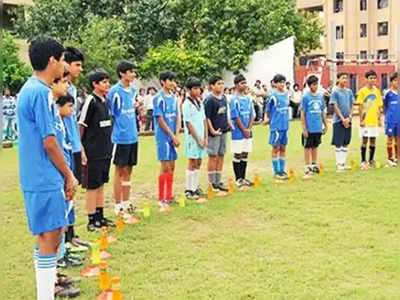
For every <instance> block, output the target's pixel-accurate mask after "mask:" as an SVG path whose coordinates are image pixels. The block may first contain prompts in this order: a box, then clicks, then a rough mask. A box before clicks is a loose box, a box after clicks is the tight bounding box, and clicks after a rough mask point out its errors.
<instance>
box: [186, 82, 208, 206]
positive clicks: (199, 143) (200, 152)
mask: <svg viewBox="0 0 400 300" xmlns="http://www.w3.org/2000/svg"><path fill="white" fill-rule="evenodd" d="M186 88H187V90H188V95H187V97H186V100H185V101H184V102H183V105H182V112H183V122H184V125H185V127H184V128H185V152H186V156H187V157H188V158H189V163H188V169H187V170H186V191H185V196H186V198H187V199H198V200H197V202H200V203H202V202H204V200H205V199H204V192H203V191H202V190H201V189H200V167H201V162H202V159H203V158H205V157H206V156H207V144H208V137H207V121H206V116H205V112H204V106H203V103H202V101H201V95H200V94H201V81H200V80H199V79H198V78H196V77H190V78H189V79H188V80H187V82H186Z"/></svg>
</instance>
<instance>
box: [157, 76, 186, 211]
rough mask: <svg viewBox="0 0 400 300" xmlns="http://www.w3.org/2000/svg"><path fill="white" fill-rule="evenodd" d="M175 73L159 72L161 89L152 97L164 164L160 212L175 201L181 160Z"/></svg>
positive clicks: (160, 182) (161, 175) (169, 208)
mask: <svg viewBox="0 0 400 300" xmlns="http://www.w3.org/2000/svg"><path fill="white" fill-rule="evenodd" d="M175 78H176V75H175V74H174V73H173V72H171V71H165V72H162V73H161V74H160V78H159V79H160V83H161V87H162V89H161V90H160V91H159V92H158V93H157V95H156V96H155V97H154V99H153V107H154V111H153V118H154V128H155V138H156V144H157V158H158V161H159V162H160V163H161V170H160V175H159V177H158V201H159V205H160V211H161V212H168V211H170V210H171V207H170V204H171V203H172V201H173V188H172V187H173V180H174V171H175V161H176V160H177V159H178V155H177V153H176V150H175V147H179V145H180V142H179V130H180V124H181V120H180V119H181V118H180V113H179V104H178V100H177V98H176V97H175V93H174V91H175V88H176V82H175Z"/></svg>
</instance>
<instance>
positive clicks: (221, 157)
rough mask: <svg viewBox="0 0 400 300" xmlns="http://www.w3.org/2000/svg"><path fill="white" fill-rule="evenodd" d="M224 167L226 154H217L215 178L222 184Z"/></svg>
mask: <svg viewBox="0 0 400 300" xmlns="http://www.w3.org/2000/svg"><path fill="white" fill-rule="evenodd" d="M223 167H224V155H219V156H217V163H216V168H215V169H216V173H215V180H216V182H217V184H218V185H220V184H221V177H222V169H223Z"/></svg>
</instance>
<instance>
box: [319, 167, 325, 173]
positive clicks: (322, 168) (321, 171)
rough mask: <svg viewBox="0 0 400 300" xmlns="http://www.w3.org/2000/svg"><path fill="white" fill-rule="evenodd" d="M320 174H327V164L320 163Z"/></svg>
mask: <svg viewBox="0 0 400 300" xmlns="http://www.w3.org/2000/svg"><path fill="white" fill-rule="evenodd" d="M319 174H321V175H322V176H324V175H325V166H324V165H323V164H320V165H319Z"/></svg>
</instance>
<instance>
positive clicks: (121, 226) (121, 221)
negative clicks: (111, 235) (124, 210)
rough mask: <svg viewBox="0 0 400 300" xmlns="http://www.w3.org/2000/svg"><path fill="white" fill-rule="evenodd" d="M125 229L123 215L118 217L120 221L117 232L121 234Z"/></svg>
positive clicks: (118, 221)
mask: <svg viewBox="0 0 400 300" xmlns="http://www.w3.org/2000/svg"><path fill="white" fill-rule="evenodd" d="M122 229H124V220H123V219H122V215H121V214H119V215H118V220H117V231H118V233H120V232H121V231H122Z"/></svg>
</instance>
